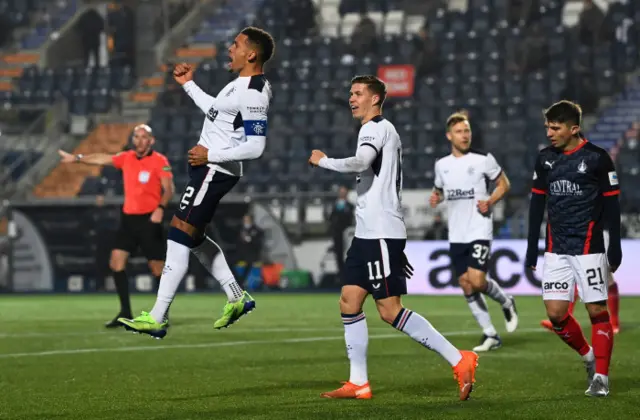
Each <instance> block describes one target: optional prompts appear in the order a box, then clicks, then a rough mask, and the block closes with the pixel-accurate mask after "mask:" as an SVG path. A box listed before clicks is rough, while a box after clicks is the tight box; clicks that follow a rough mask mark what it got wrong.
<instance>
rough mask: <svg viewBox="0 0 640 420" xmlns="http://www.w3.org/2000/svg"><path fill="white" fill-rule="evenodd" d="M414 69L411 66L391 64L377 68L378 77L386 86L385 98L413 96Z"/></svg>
mask: <svg viewBox="0 0 640 420" xmlns="http://www.w3.org/2000/svg"><path fill="white" fill-rule="evenodd" d="M415 72H416V70H415V67H414V66H413V65H411V64H393V65H385V66H380V67H378V77H379V78H380V79H381V80H383V81H384V82H385V83H386V84H387V96H389V97H408V96H413V88H414V84H415Z"/></svg>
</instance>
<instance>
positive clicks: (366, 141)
mask: <svg viewBox="0 0 640 420" xmlns="http://www.w3.org/2000/svg"><path fill="white" fill-rule="evenodd" d="M375 127H376V125H374V123H367V124H365V125H363V126H362V128H360V132H359V133H358V149H359V148H361V147H370V148H372V149H373V150H375V151H376V155H379V154H380V151H381V150H382V147H383V146H384V138H382V135H381V134H380V133H379V132H378V131H379V130H376V129H375Z"/></svg>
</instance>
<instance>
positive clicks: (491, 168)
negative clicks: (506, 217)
mask: <svg viewBox="0 0 640 420" xmlns="http://www.w3.org/2000/svg"><path fill="white" fill-rule="evenodd" d="M501 173H502V168H501V167H500V165H498V162H497V161H496V159H495V158H494V157H493V155H491V153H482V152H479V151H477V150H473V149H471V150H470V151H469V153H467V154H465V155H463V156H460V157H455V156H453V155H448V156H445V157H443V158H442V159H439V160H438V161H436V165H435V176H436V179H435V187H436V188H437V189H438V190H441V192H442V195H443V197H444V199H445V202H446V205H447V216H448V225H449V242H451V243H469V242H473V241H476V240H481V239H484V240H491V239H493V216H491V214H489V216H484V215H482V213H480V211H478V207H477V206H478V201H479V200H486V199H488V198H489V195H490V194H489V181H496V180H497V179H498V177H499V176H500V174H501Z"/></svg>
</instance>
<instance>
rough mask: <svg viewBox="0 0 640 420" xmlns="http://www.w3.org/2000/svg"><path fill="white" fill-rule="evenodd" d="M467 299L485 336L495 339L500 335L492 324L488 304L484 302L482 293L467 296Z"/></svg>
mask: <svg viewBox="0 0 640 420" xmlns="http://www.w3.org/2000/svg"><path fill="white" fill-rule="evenodd" d="M465 298H466V299H467V303H468V304H469V309H471V313H472V314H473V316H474V318H475V319H476V321H478V324H480V327H481V328H482V331H483V332H484V334H485V335H487V336H489V337H495V336H496V335H498V332H497V331H496V329H495V327H494V326H493V324H492V323H491V315H489V311H488V310H487V302H486V301H485V300H484V296H482V294H480V293H474V294H472V295H469V296H465Z"/></svg>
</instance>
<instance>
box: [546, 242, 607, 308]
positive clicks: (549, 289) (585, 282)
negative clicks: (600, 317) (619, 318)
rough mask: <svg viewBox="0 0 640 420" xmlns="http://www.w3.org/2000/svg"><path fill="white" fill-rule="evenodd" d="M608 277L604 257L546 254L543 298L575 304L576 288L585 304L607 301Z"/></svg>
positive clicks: (597, 255)
mask: <svg viewBox="0 0 640 420" xmlns="http://www.w3.org/2000/svg"><path fill="white" fill-rule="evenodd" d="M608 278H609V266H608V264H607V257H606V255H605V254H587V255H561V254H553V253H550V252H547V253H545V254H544V269H543V272H542V279H543V280H542V298H543V299H544V300H566V301H572V300H573V299H574V296H573V294H574V289H575V287H574V285H576V286H577V287H578V294H579V295H580V298H581V299H582V301H583V302H585V303H591V302H600V301H603V300H607V285H608V284H607V283H608Z"/></svg>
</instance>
